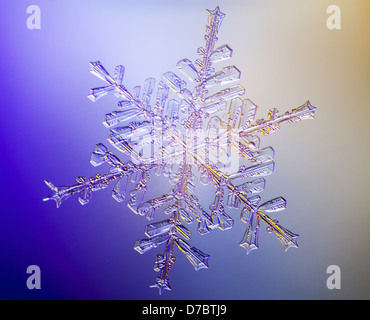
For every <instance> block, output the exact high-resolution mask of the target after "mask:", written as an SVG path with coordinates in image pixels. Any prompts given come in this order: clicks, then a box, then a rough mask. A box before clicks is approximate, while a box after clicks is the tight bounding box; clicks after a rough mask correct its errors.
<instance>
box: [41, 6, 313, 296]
mask: <svg viewBox="0 0 370 320" xmlns="http://www.w3.org/2000/svg"><path fill="white" fill-rule="evenodd" d="M207 14H208V24H207V25H206V29H205V32H206V35H205V40H206V43H205V46H204V47H202V48H199V49H198V51H197V53H198V54H199V59H197V60H196V61H195V62H194V63H193V62H192V61H190V60H189V59H182V60H180V61H179V62H178V63H177V65H176V67H177V69H178V71H179V72H180V73H181V77H180V75H179V73H177V74H176V73H174V72H171V71H169V72H166V73H164V74H163V76H162V79H161V80H160V81H159V84H158V86H157V89H156V96H155V99H154V100H153V99H152V95H153V92H154V91H155V86H156V85H155V80H154V79H153V78H149V79H147V80H145V82H144V86H143V88H141V87H135V88H133V90H132V91H131V92H130V91H129V90H128V89H127V88H126V87H125V86H124V85H123V77H124V71H125V69H124V67H123V66H120V65H119V66H117V67H116V69H115V72H114V76H111V75H110V74H109V73H108V72H107V70H106V69H105V68H104V67H103V65H102V64H101V63H100V62H99V61H96V62H91V63H90V66H91V73H92V74H94V75H95V76H97V77H98V78H100V79H101V80H103V81H104V82H105V86H103V87H99V88H94V89H92V90H91V94H90V95H89V96H88V97H89V98H90V99H91V100H92V101H96V100H98V99H100V98H102V97H103V96H105V95H106V94H108V93H110V92H112V93H114V94H115V95H116V96H117V97H118V98H119V99H120V101H119V103H118V110H115V111H113V112H111V113H108V114H106V115H105V120H104V122H103V124H104V126H106V127H107V128H109V129H110V134H109V137H108V141H109V142H110V143H111V144H112V145H113V146H114V147H115V148H116V149H117V150H119V151H121V152H122V153H123V154H124V155H126V158H127V156H128V157H130V160H127V161H122V160H121V159H119V158H118V157H117V156H116V155H114V154H113V153H112V152H110V151H109V150H108V148H107V147H106V146H105V145H103V144H97V145H96V146H95V149H94V151H93V153H92V155H91V160H90V162H91V164H92V165H93V166H99V165H101V164H103V163H107V164H109V165H110V171H109V173H106V174H104V175H101V174H97V175H95V176H94V177H91V178H89V179H87V178H85V177H78V178H77V183H76V184H75V185H72V186H65V187H55V186H54V185H53V184H52V183H51V182H48V181H45V182H46V184H47V185H48V186H49V187H50V188H51V189H52V191H53V194H52V195H51V196H49V197H48V198H45V199H44V200H45V201H46V200H51V199H53V200H55V201H56V204H57V207H59V206H60V205H61V203H62V202H63V201H64V200H66V199H67V198H69V197H70V196H71V195H73V194H77V195H78V197H79V198H78V200H79V202H80V203H81V204H82V205H85V204H87V203H89V201H90V200H91V193H92V192H93V191H98V190H101V189H104V188H106V187H107V186H108V185H109V184H110V183H112V182H113V181H115V183H116V184H115V186H114V188H113V191H112V197H113V198H114V199H115V200H116V201H118V202H123V201H124V200H125V198H126V196H127V195H128V196H129V197H128V199H127V206H128V208H130V209H131V210H132V211H133V212H134V213H136V214H139V215H143V216H145V217H146V218H147V219H148V220H152V219H154V217H155V214H156V211H157V210H158V209H159V208H160V207H163V208H164V213H165V214H167V215H168V216H169V218H168V219H165V220H163V221H159V222H155V223H151V224H148V225H147V226H146V228H145V235H146V236H147V238H145V239H142V240H138V241H137V242H136V244H135V247H134V249H135V250H136V251H137V252H139V253H140V254H143V253H145V252H147V251H149V250H151V249H153V248H156V247H158V246H160V245H164V247H165V249H164V252H163V254H158V255H157V257H156V260H155V266H154V270H155V271H157V272H159V276H158V277H157V278H156V281H155V283H154V284H153V285H151V287H155V288H158V289H159V293H160V294H162V292H163V291H164V290H171V286H170V283H169V276H168V274H169V271H170V269H171V268H172V266H173V264H174V263H175V261H176V258H175V256H174V251H175V249H176V248H177V249H179V250H180V251H181V252H182V253H184V254H185V256H186V258H187V259H188V260H189V262H190V263H191V264H192V265H193V266H194V268H195V270H199V269H202V268H208V260H209V258H210V256H209V255H208V254H206V253H204V252H202V251H201V250H199V249H198V248H196V247H193V246H192V245H191V244H190V243H189V242H188V241H189V239H190V237H191V231H190V230H189V229H187V228H186V227H185V226H184V224H183V223H186V224H189V223H192V222H193V221H194V220H196V221H197V222H198V228H197V231H198V232H199V233H200V234H202V235H204V234H207V233H208V232H210V231H211V230H213V229H221V230H228V229H230V228H232V227H233V224H234V219H233V218H231V216H230V215H229V214H228V213H226V210H225V209H226V207H228V208H230V209H239V210H240V209H241V216H240V219H241V221H242V222H244V223H245V224H246V231H245V234H244V236H243V238H242V240H241V242H240V244H239V245H240V246H241V247H243V248H244V249H245V250H246V252H247V254H249V253H250V252H251V251H252V250H255V249H257V248H258V247H259V230H260V225H261V222H262V223H264V224H266V227H267V231H268V232H270V233H275V234H276V236H277V237H278V239H279V240H280V241H281V243H282V244H283V246H284V249H285V250H288V249H289V248H291V247H298V244H297V239H298V235H297V234H295V233H293V232H291V231H289V230H288V229H286V228H284V227H283V226H281V225H280V223H279V222H278V221H277V220H275V219H273V218H271V217H270V216H269V214H271V213H275V212H278V211H281V210H284V209H285V208H286V200H285V199H284V198H282V197H278V198H276V199H272V200H270V201H267V202H265V203H263V204H260V201H261V197H260V196H259V195H257V194H258V193H260V192H262V191H263V190H264V189H265V185H266V181H265V179H264V178H263V177H264V176H268V175H270V174H271V173H272V172H273V170H274V165H275V164H274V150H273V148H271V147H267V148H263V149H261V148H260V138H259V136H260V135H267V134H270V133H273V132H276V131H278V130H279V129H280V126H281V125H282V124H283V123H293V122H299V121H301V120H306V119H313V118H314V117H315V111H316V108H315V107H313V106H312V105H311V104H310V102H309V101H307V102H306V103H305V104H303V105H301V106H300V107H297V108H295V109H293V110H291V111H287V112H285V113H284V114H281V115H279V113H278V110H277V109H275V108H274V109H271V110H270V111H269V112H268V115H267V118H266V119H257V120H255V116H256V111H257V106H256V105H255V104H254V103H253V102H252V101H251V100H250V99H247V98H244V95H245V89H244V88H243V87H242V86H241V85H240V84H236V82H237V81H238V80H239V79H240V76H241V74H240V71H239V70H238V69H237V68H236V67H235V66H227V67H223V68H222V69H221V70H219V71H216V70H215V69H214V67H213V66H215V65H217V63H219V62H223V61H226V60H228V59H230V58H231V56H232V52H233V51H232V49H231V48H230V47H229V46H228V45H222V46H220V47H217V48H215V44H216V42H217V40H218V39H217V34H218V32H219V29H220V26H221V23H222V21H223V19H224V17H225V14H223V13H222V12H221V11H220V9H219V7H217V8H216V9H215V10H207ZM184 79H185V80H184ZM217 90H219V91H217ZM171 91H172V93H171ZM239 161H240V162H245V164H243V165H240V163H239ZM248 163H249V165H248ZM152 173H155V174H157V175H164V176H165V177H168V180H169V182H170V183H171V184H172V185H173V187H172V188H170V191H169V192H168V193H166V194H164V195H162V196H160V197H157V198H155V199H151V200H146V199H145V193H146V191H147V189H148V181H149V178H150V174H152ZM198 181H199V182H200V183H201V184H204V185H207V184H210V183H212V184H213V185H214V186H215V187H216V192H215V195H214V201H213V203H212V204H211V205H210V207H209V209H210V210H209V211H207V210H206V209H204V208H203V206H202V205H201V203H200V200H199V199H198V198H197V197H196V195H195V194H194V188H195V187H196V185H197V183H198ZM132 183H133V184H134V186H135V187H134V189H133V190H132V191H131V192H127V188H128V186H129V185H131V184H132Z"/></svg>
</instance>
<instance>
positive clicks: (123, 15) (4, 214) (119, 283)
mask: <svg viewBox="0 0 370 320" xmlns="http://www.w3.org/2000/svg"><path fill="white" fill-rule="evenodd" d="M336 2H337V3H338V5H340V6H341V8H342V12H343V30H340V31H329V30H328V29H327V28H326V26H325V21H326V18H327V15H326V11H325V10H326V7H327V6H328V5H329V4H332V3H331V2H330V1H321V0H320V1H318V0H317V1H312V0H310V1H306V0H302V1H299V3H298V1H288V0H284V1H279V4H277V1H258V2H257V1H227V4H220V3H218V2H217V1H211V0H210V1H165V0H162V1H155V4H154V1H102V0H101V1H89V2H88V4H87V1H76V0H74V1H69V0H68V1H57V0H54V1H46V0H37V1H34V4H37V5H39V6H40V8H41V13H42V28H41V30H28V29H27V28H26V20H27V14H26V9H27V6H28V5H30V2H29V1H20V0H18V1H10V0H2V1H1V4H0V10H1V12H2V13H3V17H2V18H1V20H0V29H1V33H0V41H1V42H0V43H1V52H0V56H1V60H0V68H1V69H0V75H1V85H0V96H1V102H0V103H1V108H0V141H1V148H0V150H1V156H0V172H1V183H0V188H1V190H0V191H1V192H0V215H1V220H0V250H1V251H0V252H1V254H0V259H1V263H0V298H2V299H163V298H165V299H341V298H350V299H351V298H360V299H362V298H366V299H368V298H370V285H369V277H368V270H369V267H370V262H369V261H370V255H369V250H368V247H369V237H368V226H369V211H368V205H369V200H368V192H369V177H370V175H369V170H368V163H369V158H370V157H369V148H368V137H369V129H368V124H367V120H366V119H368V117H369V115H370V114H369V102H368V101H369V90H368V84H369V74H370V68H369V65H370V64H369V60H368V57H369V53H370V50H369V45H368V32H369V31H370V28H369V23H368V22H367V20H366V14H365V13H366V12H369V10H368V9H369V8H368V6H369V5H368V3H367V2H366V1H356V5H351V1H339V0H338V1H336ZM217 5H220V7H221V10H222V11H223V12H224V13H226V18H225V20H224V22H223V27H222V28H221V31H220V34H219V38H220V39H219V42H218V44H219V45H221V44H224V43H228V44H229V45H230V46H231V47H232V48H233V49H234V55H233V60H232V62H231V63H232V64H235V65H236V66H237V67H238V68H239V69H240V70H241V71H242V80H241V84H242V85H243V86H245V87H246V88H247V95H248V97H249V98H251V99H252V101H254V102H255V103H257V104H258V105H259V106H260V109H259V112H260V114H259V115H258V116H259V117H264V116H265V115H266V114H267V112H268V109H269V108H271V107H276V106H278V108H279V110H280V111H281V112H283V111H285V110H288V109H291V108H293V107H296V106H299V105H300V104H302V103H304V102H305V101H306V100H307V99H308V98H309V99H310V100H311V101H312V103H313V104H314V105H315V106H317V107H319V109H318V113H317V119H315V120H314V121H306V122H304V123H300V124H295V125H293V126H289V127H288V126H286V127H284V128H283V129H282V130H281V132H280V133H278V134H275V135H273V136H271V137H266V138H265V140H263V144H264V145H265V146H267V145H272V146H273V147H274V149H275V151H276V162H277V167H276V172H275V173H274V174H273V175H272V176H271V177H269V178H268V182H267V189H266V191H265V192H264V193H263V200H269V199H270V198H273V197H277V196H280V195H282V196H284V197H285V198H287V200H288V208H287V210H286V211H285V212H283V213H281V216H280V214H279V221H280V222H281V224H282V225H284V226H286V227H287V228H288V229H291V230H292V231H294V232H297V233H299V234H300V235H301V238H300V239H299V244H300V248H299V249H291V250H289V251H288V252H287V253H285V252H284V251H283V248H282V246H281V244H280V243H279V241H278V240H277V238H276V237H275V236H274V235H269V234H267V233H266V232H265V231H264V230H263V229H264V228H261V229H262V230H261V232H260V249H259V250H257V252H256V251H254V252H252V254H250V255H249V256H247V255H246V254H245V252H244V250H243V249H242V248H240V247H239V246H238V243H239V242H240V240H241V237H242V235H243V233H244V229H245V225H244V224H243V223H241V222H240V221H239V219H238V217H239V212H237V211H233V212H232V216H233V217H235V221H236V223H235V227H234V228H233V229H232V230H230V231H227V232H221V231H219V230H216V231H214V232H212V233H211V234H210V235H207V236H205V237H201V236H199V235H198V234H197V233H196V232H195V229H194V227H195V226H191V227H190V228H191V229H192V231H194V236H193V237H192V240H191V243H192V244H193V245H194V246H196V247H198V248H200V249H201V250H202V251H204V252H206V253H208V254H210V255H211V259H210V268H209V269H208V270H204V269H202V270H200V271H198V272H195V271H194V270H193V267H192V266H191V265H190V264H189V263H188V261H187V260H186V258H185V257H184V256H183V255H182V254H181V253H180V252H178V253H177V258H178V259H177V262H176V264H175V265H174V268H173V270H171V273H170V281H171V284H172V287H173V291H172V292H171V293H168V292H166V294H165V295H164V296H162V297H160V296H159V295H158V292H157V290H153V289H149V288H148V286H149V285H150V284H151V283H153V281H154V279H155V276H156V274H155V273H154V272H153V270H152V268H153V264H154V258H155V255H156V254H157V253H159V252H160V251H161V250H162V249H160V250H159V251H158V250H157V251H154V250H153V252H149V253H147V254H145V255H139V254H138V253H137V252H136V251H134V250H133V246H134V243H135V241H136V240H137V239H140V238H142V237H144V227H145V224H146V223H147V221H146V220H145V219H144V218H143V217H139V216H137V215H134V214H133V213H132V212H131V211H130V210H128V209H127V208H126V207H125V206H124V205H122V204H119V203H117V202H116V201H115V200H113V199H112V198H111V196H110V189H111V188H108V189H106V190H104V191H101V192H96V193H94V194H93V199H92V202H91V203H90V204H89V205H87V206H81V205H80V204H79V203H78V201H77V199H76V197H75V198H73V199H70V200H68V201H67V202H65V203H63V205H62V206H61V208H59V209H56V208H55V205H54V203H52V202H46V203H45V202H42V201H41V199H42V198H44V197H45V196H47V195H49V193H50V192H49V189H48V188H47V187H46V185H45V184H44V182H43V180H44V179H48V180H50V181H52V182H53V183H55V184H56V185H66V184H73V183H74V181H75V178H76V177H78V176H80V175H84V176H86V177H90V176H93V175H95V174H96V173H98V172H100V173H104V171H105V170H108V169H107V168H100V167H99V168H93V167H92V166H91V165H90V163H89V159H90V154H91V152H92V150H93V149H94V146H95V144H96V143H98V142H103V143H105V142H106V137H107V134H108V132H107V130H106V129H105V128H104V126H103V125H102V124H101V122H102V121H103V118H104V114H105V113H107V112H110V111H112V110H113V109H114V107H115V105H116V103H117V101H116V100H115V98H114V97H111V96H109V97H105V98H103V100H101V101H99V102H96V103H95V104H94V103H92V102H91V101H90V100H88V99H87V98H86V96H87V95H88V94H89V90H90V88H92V87H98V86H101V85H102V82H101V81H100V80H99V79H97V78H96V77H94V76H92V75H91V74H90V73H89V61H96V60H101V61H102V63H103V64H104V65H105V67H106V68H107V70H109V71H110V72H113V70H114V67H115V65H117V64H123V65H124V66H125V67H126V74H125V79H124V83H125V85H126V87H127V88H129V89H132V88H133V87H134V86H136V85H141V84H142V83H143V81H144V80H145V79H146V78H147V77H154V78H156V79H159V78H160V76H161V75H162V74H163V73H164V72H166V71H168V70H173V71H175V65H176V63H177V61H179V60H180V59H182V58H184V57H187V58H189V59H191V60H194V59H196V58H197V57H196V49H197V48H198V47H200V46H202V45H203V43H204V39H203V33H204V25H205V24H206V22H207V20H206V12H205V11H204V9H205V8H209V9H214V8H215V7H216V6H217ZM364 12H365V13H364ZM365 40H366V41H365ZM153 186H154V187H155V189H154V190H155V192H154V191H153V196H156V195H160V194H158V192H160V193H165V192H166V191H167V190H168V186H167V183H166V181H165V180H158V181H157V183H156V184H153ZM159 189H160V190H159ZM213 192H214V188H213V187H209V188H208V189H207V188H199V189H197V196H198V197H199V198H201V199H202V201H205V203H209V202H211V201H212V197H213ZM161 219H165V218H164V215H163V214H162V213H160V214H159V216H158V217H157V220H161ZM33 264H35V265H38V266H39V267H40V268H41V271H42V289H41V290H38V291H36V290H34V291H30V290H28V289H27V287H26V279H27V276H28V275H27V274H26V269H27V267H28V266H29V265H33ZM333 264H334V265H338V266H340V268H341V270H342V289H341V290H334V291H330V290H328V289H327V288H326V279H327V277H328V275H327V274H326V268H327V267H328V266H329V265H333Z"/></svg>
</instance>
